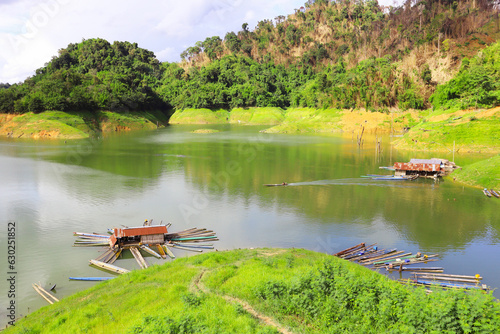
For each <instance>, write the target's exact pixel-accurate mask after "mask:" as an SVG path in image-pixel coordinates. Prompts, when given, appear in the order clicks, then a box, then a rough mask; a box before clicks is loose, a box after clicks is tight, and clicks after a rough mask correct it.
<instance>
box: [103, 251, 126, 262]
mask: <svg viewBox="0 0 500 334" xmlns="http://www.w3.org/2000/svg"><path fill="white" fill-rule="evenodd" d="M121 253H122V249H121V248H118V249H117V250H116V251H114V252H113V255H112V256H111V258H109V260H107V261H105V262H106V263H109V264H113V263H115V261H116V260H118V257H119V256H120V254H121Z"/></svg>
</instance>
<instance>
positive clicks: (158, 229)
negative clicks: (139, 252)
mask: <svg viewBox="0 0 500 334" xmlns="http://www.w3.org/2000/svg"><path fill="white" fill-rule="evenodd" d="M166 233H168V231H167V226H165V225H155V226H140V227H128V228H115V229H113V234H112V235H111V236H110V237H109V245H110V247H111V248H114V247H115V246H119V247H121V248H123V247H126V246H129V247H130V246H140V245H158V244H164V243H165V234H166Z"/></svg>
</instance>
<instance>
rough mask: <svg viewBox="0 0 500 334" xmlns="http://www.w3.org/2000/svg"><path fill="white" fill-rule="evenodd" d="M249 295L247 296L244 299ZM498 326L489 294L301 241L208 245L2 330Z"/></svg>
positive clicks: (248, 330)
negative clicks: (412, 282) (408, 275)
mask: <svg viewBox="0 0 500 334" xmlns="http://www.w3.org/2000/svg"><path fill="white" fill-rule="evenodd" d="M242 303H244V304H242ZM247 305H249V306H250V307H251V308H253V310H255V311H256V312H257V313H258V314H259V315H260V316H267V317H270V318H271V319H273V320H274V321H275V322H278V323H279V324H280V325H281V326H282V327H285V328H287V329H288V330H289V331H291V332H295V333H343V332H352V333H381V332H384V333H429V332H436V333H437V332H439V333H443V332H449V333H457V332H463V333H470V332H485V333H492V332H494V331H495V330H496V329H498V328H499V326H500V316H499V315H500V305H499V303H498V301H497V300H495V299H494V298H493V297H492V295H491V293H488V294H485V293H482V292H479V291H475V292H474V291H472V292H467V293H464V292H462V291H443V290H436V291H434V292H433V293H432V294H427V293H425V290H423V289H422V288H410V287H407V286H404V285H401V284H399V283H397V282H394V281H392V280H390V279H388V278H386V277H385V276H383V275H380V274H378V273H376V272H373V271H371V270H368V269H366V268H364V267H361V266H359V265H356V264H353V263H350V262H347V261H344V260H340V259H338V258H335V257H332V256H329V255H326V254H321V253H316V252H312V251H307V250H302V249H288V250H285V249H257V250H233V251H226V252H211V253H208V254H203V255H199V256H194V257H189V258H180V259H177V260H175V261H172V262H169V263H167V264H165V265H161V266H153V267H151V268H149V269H146V270H137V271H133V272H131V273H129V274H126V275H122V276H120V277H118V278H115V279H114V280H111V281H107V282H103V283H101V284H98V285H96V286H94V287H93V288H91V289H89V290H86V291H83V292H80V293H78V294H76V295H73V296H70V297H68V298H65V299H63V300H61V301H60V302H58V303H56V304H54V305H51V306H46V307H43V308H41V309H39V310H38V311H36V312H34V313H33V314H30V315H29V316H28V317H26V318H24V319H21V320H19V321H18V322H17V324H16V326H15V327H10V328H8V329H7V330H6V331H5V333H277V329H276V328H275V327H273V325H272V324H270V323H267V324H266V323H265V322H264V321H261V320H259V319H257V318H256V317H254V316H252V315H251V314H250V313H249V311H248V309H246V308H245V307H247Z"/></svg>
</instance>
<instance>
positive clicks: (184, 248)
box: [171, 244, 203, 253]
mask: <svg viewBox="0 0 500 334" xmlns="http://www.w3.org/2000/svg"><path fill="white" fill-rule="evenodd" d="M171 247H173V248H179V249H183V250H187V251H190V252H198V253H201V252H203V251H202V250H201V249H193V248H188V247H182V246H177V245H174V244H172V245H171Z"/></svg>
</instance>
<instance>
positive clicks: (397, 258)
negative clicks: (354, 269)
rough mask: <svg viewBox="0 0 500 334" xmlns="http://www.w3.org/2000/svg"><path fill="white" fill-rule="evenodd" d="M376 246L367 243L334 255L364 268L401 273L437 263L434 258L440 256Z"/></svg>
mask: <svg viewBox="0 0 500 334" xmlns="http://www.w3.org/2000/svg"><path fill="white" fill-rule="evenodd" d="M376 245H377V244H373V245H369V246H367V245H366V244H365V243H360V244H358V245H355V246H353V247H349V248H347V249H345V250H343V251H340V252H338V253H336V254H333V255H334V256H337V257H340V258H342V259H345V260H348V261H351V262H356V263H358V264H361V265H363V266H367V267H373V268H375V269H378V268H386V269H387V270H399V271H404V270H412V268H409V267H405V266H408V265H413V264H417V263H427V262H431V261H436V259H433V258H435V257H437V256H438V255H437V254H433V255H422V254H420V253H417V254H412V253H410V252H405V251H401V250H397V249H396V248H393V249H378V247H377V246H376ZM403 265H405V266H403ZM415 269H416V270H418V271H424V272H425V271H429V272H439V271H441V272H442V270H443V268H439V267H429V268H425V267H420V268H415Z"/></svg>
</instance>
